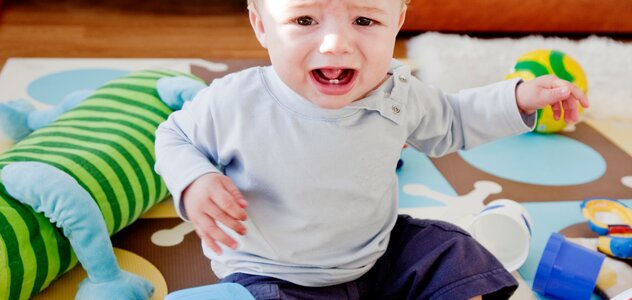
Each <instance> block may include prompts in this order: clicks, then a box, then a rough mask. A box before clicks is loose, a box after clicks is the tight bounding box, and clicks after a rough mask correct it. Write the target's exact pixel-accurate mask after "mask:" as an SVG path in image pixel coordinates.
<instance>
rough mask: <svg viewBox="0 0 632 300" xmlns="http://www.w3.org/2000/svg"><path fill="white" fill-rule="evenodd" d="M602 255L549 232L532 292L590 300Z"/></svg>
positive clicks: (603, 256) (563, 297)
mask: <svg viewBox="0 0 632 300" xmlns="http://www.w3.org/2000/svg"><path fill="white" fill-rule="evenodd" d="M604 258H605V255H603V254H602V253H599V252H597V251H594V250H590V249H588V248H585V247H582V246H580V245H577V244H575V243H573V242H569V241H567V240H566V239H565V238H564V236H563V235H561V234H559V233H552V234H551V236H550V237H549V241H548V243H547V244H546V247H545V248H544V253H542V258H541V259H540V264H539V265H538V270H537V271H536V272H535V279H534V280H533V290H534V291H536V292H538V293H541V294H543V295H546V296H553V297H557V298H561V299H577V300H582V299H590V297H591V296H592V294H593V290H594V289H595V285H596V284H597V277H598V276H599V270H601V265H602V263H603V260H604Z"/></svg>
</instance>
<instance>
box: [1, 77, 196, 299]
mask: <svg viewBox="0 0 632 300" xmlns="http://www.w3.org/2000/svg"><path fill="white" fill-rule="evenodd" d="M183 75H184V76H187V77H191V78H194V79H197V78H195V77H194V76H191V75H189V74H182V73H179V72H172V71H163V70H161V71H155V70H150V71H141V72H134V73H130V74H129V75H127V76H125V77H123V78H120V79H116V80H113V81H111V82H109V83H107V84H105V85H104V86H103V87H102V88H99V89H97V90H96V91H95V92H94V93H93V94H92V95H91V96H89V97H88V98H87V99H86V100H84V101H83V102H81V103H80V104H79V105H78V106H77V107H76V108H74V109H72V110H70V111H69V112H67V113H65V114H64V115H62V116H61V117H60V118H58V119H57V120H56V121H55V122H53V123H52V124H51V125H49V126H47V127H44V128H41V129H39V130H36V131H35V132H33V133H32V134H30V135H29V136H27V137H26V138H25V139H24V140H22V141H20V142H18V143H17V144H16V145H15V146H14V147H13V148H11V149H9V150H7V151H5V152H4V153H2V154H0V169H1V168H3V167H4V166H5V165H7V164H9V163H12V162H21V161H31V162H43V163H46V164H48V165H51V166H53V167H55V168H57V169H59V170H61V171H62V172H64V173H66V174H68V175H70V176H71V177H73V178H74V179H75V180H76V181H77V183H78V184H79V186H81V187H82V188H84V189H85V190H86V192H88V193H89V194H90V195H91V196H92V198H93V199H94V201H95V203H96V204H97V206H98V208H99V210H100V211H101V213H102V214H103V218H104V220H105V223H106V227H107V230H108V232H109V233H110V234H113V233H115V232H118V231H119V230H121V229H122V228H124V227H125V226H127V225H129V224H130V223H132V222H133V221H134V220H136V219H137V218H138V217H140V215H142V213H144V212H145V211H147V210H148V209H150V208H151V207H153V206H154V205H155V204H156V203H158V202H159V201H161V200H162V199H164V198H165V197H166V196H167V188H166V186H165V184H164V183H163V182H162V180H161V179H160V177H159V176H158V175H157V174H156V173H155V172H154V170H153V166H154V163H155V156H154V132H155V130H156V128H157V127H158V125H159V124H160V123H161V122H163V121H164V120H165V119H166V118H167V117H168V115H169V114H170V113H171V109H170V108H169V107H168V106H167V105H166V104H165V103H163V102H162V101H161V100H160V98H159V96H158V93H157V91H156V82H157V80H158V79H160V78H163V77H165V76H183ZM198 80H199V79H198ZM0 235H1V238H2V240H1V241H0V299H11V300H13V299H28V298H30V297H32V296H33V295H35V294H36V293H38V292H40V291H41V290H42V289H44V288H46V287H47V286H48V285H49V284H50V283H51V282H52V281H53V280H55V279H56V278H58V277H59V276H60V275H62V274H63V273H65V272H67V271H68V270H70V269H71V268H72V267H74V266H75V265H76V264H77V258H76V257H75V255H74V253H73V251H72V249H71V247H70V244H69V242H68V240H67V239H66V237H65V236H64V235H63V233H62V232H61V230H60V229H58V228H57V227H55V225H54V224H51V223H50V220H49V219H48V218H46V217H45V216H44V215H43V214H40V213H36V212H35V211H33V210H32V209H31V208H30V207H28V206H25V205H23V204H21V203H19V202H18V201H15V199H13V198H11V196H9V195H8V194H7V193H6V190H5V188H4V186H3V185H0Z"/></svg>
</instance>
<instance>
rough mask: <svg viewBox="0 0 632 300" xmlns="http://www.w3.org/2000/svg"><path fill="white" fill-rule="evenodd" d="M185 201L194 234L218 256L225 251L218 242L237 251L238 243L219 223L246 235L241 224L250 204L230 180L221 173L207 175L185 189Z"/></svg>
mask: <svg viewBox="0 0 632 300" xmlns="http://www.w3.org/2000/svg"><path fill="white" fill-rule="evenodd" d="M182 201H183V202H184V209H185V211H186V212H187V215H188V217H189V220H190V221H191V222H192V223H193V226H194V227H195V232H196V233H197V235H198V236H199V237H200V238H201V239H202V240H203V241H204V242H205V243H206V245H207V246H208V247H210V248H211V249H212V250H213V251H214V252H215V253H217V254H218V255H219V254H221V252H222V251H221V249H220V247H219V246H218V245H217V242H221V243H222V244H224V245H226V246H228V247H230V248H233V249H235V248H237V242H236V241H235V240H234V239H233V238H231V237H230V236H229V235H228V234H226V232H224V231H223V230H222V229H221V228H220V227H219V226H218V224H217V222H220V223H222V224H223V225H225V226H227V227H228V228H230V229H232V230H234V231H235V232H237V233H238V234H241V235H244V234H246V227H245V226H244V225H243V224H242V223H241V221H245V220H246V219H247V215H246V210H245V208H246V206H247V205H248V204H247V203H246V200H245V199H244V197H243V196H242V195H241V193H240V192H239V190H238V189H237V187H236V186H235V185H234V184H233V182H232V181H231V180H230V178H228V177H226V176H224V175H222V174H220V173H206V174H204V175H202V176H200V177H198V178H197V179H196V180H195V181H193V183H191V184H190V185H189V186H188V187H187V188H186V189H185V190H184V192H183V193H182Z"/></svg>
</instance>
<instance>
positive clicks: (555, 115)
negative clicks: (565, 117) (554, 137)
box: [551, 102, 562, 121]
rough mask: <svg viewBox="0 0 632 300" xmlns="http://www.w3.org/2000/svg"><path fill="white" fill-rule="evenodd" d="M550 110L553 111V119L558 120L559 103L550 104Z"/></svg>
mask: <svg viewBox="0 0 632 300" xmlns="http://www.w3.org/2000/svg"><path fill="white" fill-rule="evenodd" d="M551 109H552V110H553V119H555V120H556V121H557V120H559V119H560V117H561V116H562V105H561V104H560V103H559V102H555V103H553V104H551Z"/></svg>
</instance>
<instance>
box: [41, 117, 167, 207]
mask: <svg viewBox="0 0 632 300" xmlns="http://www.w3.org/2000/svg"><path fill="white" fill-rule="evenodd" d="M36 134H37V135H41V134H40V132H38V133H35V134H34V135H36ZM44 136H45V137H46V139H44ZM51 139H52V140H57V141H66V140H68V139H70V140H84V141H86V142H89V143H101V144H106V143H109V144H108V145H109V146H110V147H111V148H112V149H114V151H113V153H114V152H116V153H119V154H120V155H121V156H122V157H123V158H122V160H121V161H119V163H121V164H123V163H128V164H129V168H130V169H131V170H133V171H129V172H128V175H130V174H131V175H135V176H136V177H138V180H139V186H140V188H141V190H142V193H141V196H142V197H143V201H144V202H143V211H144V210H146V209H147V208H149V207H148V205H149V203H148V202H149V201H148V200H149V199H156V198H157V197H158V195H160V194H161V191H160V180H159V178H158V176H156V174H155V173H153V169H152V168H151V166H150V165H149V163H151V158H150V157H149V158H147V163H145V164H142V163H140V161H141V160H144V159H145V157H144V156H143V155H142V153H144V152H143V151H145V150H144V149H140V148H138V147H137V146H136V145H135V144H134V143H132V142H131V141H130V140H127V139H121V138H118V137H117V136H116V135H110V134H101V135H99V137H94V136H93V132H92V131H88V130H85V129H76V128H73V127H64V130H63V132H61V131H60V130H57V131H55V132H50V133H48V134H45V135H43V136H41V137H40V140H41V141H49V140H51ZM106 151H107V149H106ZM123 168H124V169H127V167H123ZM147 178H153V179H152V181H151V182H152V183H154V184H152V185H151V190H150V183H149V182H148V181H147V180H146V179H147ZM156 182H158V184H156Z"/></svg>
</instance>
